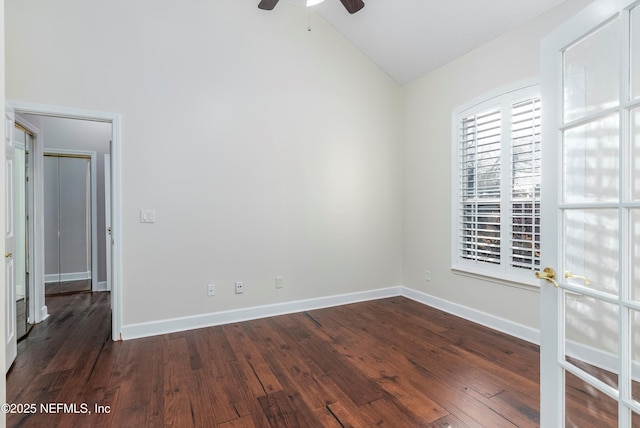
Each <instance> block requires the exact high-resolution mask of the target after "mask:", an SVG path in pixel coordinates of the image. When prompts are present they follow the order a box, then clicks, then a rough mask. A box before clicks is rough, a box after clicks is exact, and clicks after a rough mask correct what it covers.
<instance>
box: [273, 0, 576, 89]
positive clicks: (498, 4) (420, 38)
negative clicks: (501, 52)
mask: <svg viewBox="0 0 640 428" xmlns="http://www.w3.org/2000/svg"><path fill="white" fill-rule="evenodd" d="M284 1H285V2H287V3H291V4H294V5H297V6H300V7H304V5H305V0H284ZM564 1H565V0H364V2H365V7H364V8H363V9H362V10H360V11H359V12H357V13H355V14H353V15H350V14H349V13H348V12H347V11H346V10H345V9H344V7H343V6H342V3H340V1H339V0H326V1H325V2H324V3H321V4H319V5H316V6H313V7H312V11H313V12H315V13H318V14H320V15H322V16H323V17H324V18H325V19H326V20H327V21H328V22H329V23H331V25H333V26H334V27H335V28H336V29H337V30H338V31H340V32H341V33H342V34H343V35H344V36H345V37H346V38H348V39H349V40H351V42H353V44H354V45H356V46H357V47H358V48H359V49H360V50H361V51H362V52H364V53H365V54H366V55H367V56H368V57H369V58H371V60H372V61H373V62H375V63H376V64H378V66H379V67H380V68H382V69H383V70H384V71H385V72H386V73H387V74H388V75H389V76H391V78H393V80H395V81H396V82H397V83H398V84H400V85H405V84H407V83H409V82H411V81H413V80H415V79H417V78H418V77H421V76H423V75H424V74H426V73H428V72H430V71H432V70H434V69H436V68H438V67H440V66H441V65H444V64H446V63H448V62H449V61H451V60H453V59H454V58H456V57H458V56H460V55H462V54H464V53H466V52H469V51H471V50H473V49H474V48H475V47H477V46H480V45H482V44H484V43H486V42H488V41H489V40H491V39H494V38H496V37H497V36H499V35H501V34H504V33H506V32H508V31H509V30H511V29H513V28H515V27H517V26H519V25H521V24H523V23H525V22H527V21H529V20H531V19H533V18H534V17H536V16H538V15H540V14H542V13H543V12H545V11H547V10H549V9H551V8H553V7H555V6H557V5H559V4H560V3H562V2H564ZM276 7H277V6H276Z"/></svg>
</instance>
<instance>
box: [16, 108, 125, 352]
mask: <svg viewBox="0 0 640 428" xmlns="http://www.w3.org/2000/svg"><path fill="white" fill-rule="evenodd" d="M7 104H8V105H9V106H11V107H12V108H13V109H14V110H15V112H16V113H18V114H35V115H41V116H53V117H61V118H67V119H79V120H90V121H94V122H105V123H111V228H112V235H111V237H112V241H111V242H112V247H111V248H112V251H111V337H112V339H113V340H122V264H121V254H122V239H121V238H122V232H121V218H122V214H121V166H120V165H121V161H120V159H121V154H120V153H121V122H122V118H121V115H120V113H113V112H104V111H96V110H87V109H77V108H68V107H62V106H54V105H45V104H36V103H25V102H20V101H11V100H9V101H7ZM43 155H44V147H42V145H41V144H38V142H37V141H36V142H34V157H37V158H38V159H39V161H40V162H41V163H40V164H39V165H37V164H36V165H34V168H37V167H38V166H40V167H41V168H42V167H43V163H44V160H43V159H44V157H43ZM40 171H42V169H41V170H40ZM34 175H35V174H34ZM34 181H35V182H34V199H35V201H34V203H35V202H36V201H37V202H39V206H42V203H43V176H42V174H39V175H37V176H35V177H34ZM41 222H42V219H39V220H38V223H41ZM39 227H43V226H42V225H41V224H39ZM41 231H42V233H44V230H43V229H41ZM41 236H44V234H43V235H41ZM36 251H37V253H36V254H35V256H36V259H35V260H34V264H33V265H34V270H35V271H36V272H34V273H36V275H34V279H35V278H40V279H42V281H44V245H43V244H42V245H41V246H40V245H38V246H37V247H36ZM42 293H43V296H42V297H43V302H44V287H43V288H42Z"/></svg>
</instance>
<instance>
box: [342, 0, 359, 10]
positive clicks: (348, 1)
mask: <svg viewBox="0 0 640 428" xmlns="http://www.w3.org/2000/svg"><path fill="white" fill-rule="evenodd" d="M340 1H341V2H342V4H343V5H344V8H345V9H347V12H349V13H356V12H357V11H359V10H360V9H362V8H363V7H364V2H363V1H362V0H340Z"/></svg>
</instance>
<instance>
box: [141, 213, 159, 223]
mask: <svg viewBox="0 0 640 428" xmlns="http://www.w3.org/2000/svg"><path fill="white" fill-rule="evenodd" d="M155 222H156V210H140V223H155Z"/></svg>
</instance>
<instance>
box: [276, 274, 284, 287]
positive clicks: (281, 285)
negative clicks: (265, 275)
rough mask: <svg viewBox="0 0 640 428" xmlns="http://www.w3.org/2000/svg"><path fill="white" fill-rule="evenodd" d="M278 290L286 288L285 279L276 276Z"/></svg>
mask: <svg viewBox="0 0 640 428" xmlns="http://www.w3.org/2000/svg"><path fill="white" fill-rule="evenodd" d="M276 288H284V278H283V277H281V276H276Z"/></svg>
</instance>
